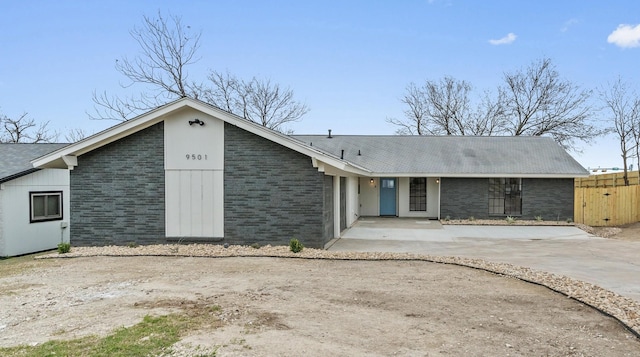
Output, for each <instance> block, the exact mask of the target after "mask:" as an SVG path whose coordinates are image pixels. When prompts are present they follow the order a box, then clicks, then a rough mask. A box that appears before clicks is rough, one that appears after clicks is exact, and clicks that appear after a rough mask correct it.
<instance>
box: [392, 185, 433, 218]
mask: <svg viewBox="0 0 640 357" xmlns="http://www.w3.org/2000/svg"><path fill="white" fill-rule="evenodd" d="M439 186H440V185H439V184H438V183H436V178H432V177H428V178H427V211H426V212H412V211H409V178H408V177H401V178H399V179H398V193H399V195H398V206H399V213H398V216H399V217H430V218H437V217H438V213H439V212H438V207H439V205H440V200H439V199H438V197H439V195H440V187H439Z"/></svg>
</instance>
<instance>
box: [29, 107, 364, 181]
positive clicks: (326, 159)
mask: <svg viewBox="0 0 640 357" xmlns="http://www.w3.org/2000/svg"><path fill="white" fill-rule="evenodd" d="M184 108H192V109H195V110H199V111H201V112H203V113H205V114H208V115H211V116H213V117H216V118H218V119H220V120H223V121H225V122H227V123H229V124H232V125H235V126H237V127H238V128H241V129H243V130H246V131H248V132H251V133H253V134H256V135H259V136H261V137H264V138H266V139H268V140H271V141H273V142H276V143H278V144H280V145H282V146H285V147H287V148H289V149H292V150H294V151H297V152H300V153H302V154H304V155H307V156H309V157H310V158H311V159H312V162H313V164H314V166H317V167H318V169H319V170H324V167H325V165H324V164H328V165H330V166H331V167H335V168H337V169H338V170H341V171H347V172H352V173H359V174H364V175H366V174H367V173H368V172H367V171H366V170H365V169H363V168H362V167H359V166H358V165H356V164H353V163H350V162H348V161H345V160H340V158H339V157H336V156H335V155H333V154H330V153H327V152H324V151H322V150H319V149H317V148H314V147H311V146H308V145H305V144H304V143H302V142H300V141H299V140H296V139H294V138H292V137H290V136H288V135H285V134H282V133H280V132H277V131H275V130H271V129H268V128H266V127H264V126H262V125H260V124H257V123H254V122H252V121H250V120H247V119H244V118H241V117H239V116H237V115H234V114H232V113H229V112H226V111H224V110H221V109H219V108H216V107H214V106H212V105H210V104H208V103H205V102H202V101H199V100H196V99H191V98H181V99H178V100H175V101H173V102H170V103H168V104H165V105H162V106H160V107H158V108H156V109H153V110H151V111H149V112H147V113H144V114H142V115H139V116H137V117H135V118H133V119H131V120H128V121H125V122H122V123H120V124H118V125H115V126H113V127H111V128H108V129H106V130H103V131H101V132H99V133H97V134H94V135H92V136H90V137H87V138H85V139H83V140H80V141H78V142H76V143H74V144H71V145H69V146H67V147H64V148H61V149H59V150H56V151H54V152H51V153H49V154H47V155H44V156H43V157H40V158H38V159H35V160H32V161H31V162H32V164H33V166H35V167H40V168H47V167H56V168H67V167H73V166H75V165H76V164H77V159H76V157H77V156H80V155H82V154H84V153H87V152H89V151H92V150H95V149H97V148H99V147H102V146H104V145H107V144H109V143H112V142H114V141H116V140H119V139H121V138H124V137H126V136H128V135H131V134H133V133H135V132H138V131H140V130H143V129H145V128H148V127H150V126H152V125H154V124H157V123H159V122H161V121H163V120H164V119H165V118H166V117H167V116H169V115H171V114H172V113H175V112H177V111H179V110H181V109H184Z"/></svg>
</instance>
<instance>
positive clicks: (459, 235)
mask: <svg viewBox="0 0 640 357" xmlns="http://www.w3.org/2000/svg"><path fill="white" fill-rule="evenodd" d="M328 249H329V250H330V251H354V252H395V253H403V252H404V253H413V254H426V255H434V256H459V257H466V258H480V259H484V260H488V261H493V262H502V263H509V264H513V265H518V266H525V267H530V268H533V269H536V270H541V271H546V272H550V273H555V274H560V275H566V276H568V277H571V278H574V279H578V280H582V281H586V282H589V283H593V284H595V285H598V286H600V287H603V288H605V289H608V290H611V291H614V292H616V293H618V294H620V295H623V296H626V297H629V298H632V299H635V300H636V301H638V302H640V283H639V282H640V280H639V279H640V278H639V277H640V243H639V242H629V241H620V240H614V239H605V238H599V237H596V236H593V235H590V234H588V233H586V232H584V231H582V230H581V229H579V228H577V227H567V226H479V225H478V226H474V225H468V226H467V225H442V224H440V222H438V221H429V220H423V219H410V218H380V217H371V218H361V219H359V220H358V221H357V222H356V223H355V224H354V225H353V226H352V227H351V228H349V229H347V230H345V231H344V232H343V234H342V236H341V238H340V239H338V240H336V241H335V242H334V243H333V245H331V246H330V247H329V248H328Z"/></svg>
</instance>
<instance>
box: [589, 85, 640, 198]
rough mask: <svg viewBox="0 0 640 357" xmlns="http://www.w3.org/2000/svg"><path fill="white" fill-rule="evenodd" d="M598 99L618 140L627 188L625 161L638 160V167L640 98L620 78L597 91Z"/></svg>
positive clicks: (639, 158) (627, 179)
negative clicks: (632, 158)
mask: <svg viewBox="0 0 640 357" xmlns="http://www.w3.org/2000/svg"><path fill="white" fill-rule="evenodd" d="M599 94H600V99H601V100H602V102H603V103H604V107H605V110H606V111H607V117H608V119H609V120H610V122H611V130H612V131H613V132H614V133H615V134H616V135H617V136H618V139H619V140H620V156H622V162H623V165H624V174H623V175H624V176H623V178H624V184H625V185H626V186H629V177H628V169H627V161H628V160H629V159H630V158H631V157H634V156H635V157H636V158H638V161H639V165H640V156H639V155H638V151H639V150H640V148H639V144H640V137H639V136H638V133H640V98H639V97H638V95H637V94H636V93H635V91H632V90H631V89H630V88H629V84H628V83H625V82H623V81H622V79H621V78H618V80H617V81H616V82H614V83H610V84H609V85H608V87H606V88H601V89H600V90H599Z"/></svg>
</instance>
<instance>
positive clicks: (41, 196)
mask: <svg viewBox="0 0 640 357" xmlns="http://www.w3.org/2000/svg"><path fill="white" fill-rule="evenodd" d="M29 203H30V204H29V208H30V211H31V212H30V221H31V223H34V222H44V221H55V220H61V219H62V191H54V192H29Z"/></svg>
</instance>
